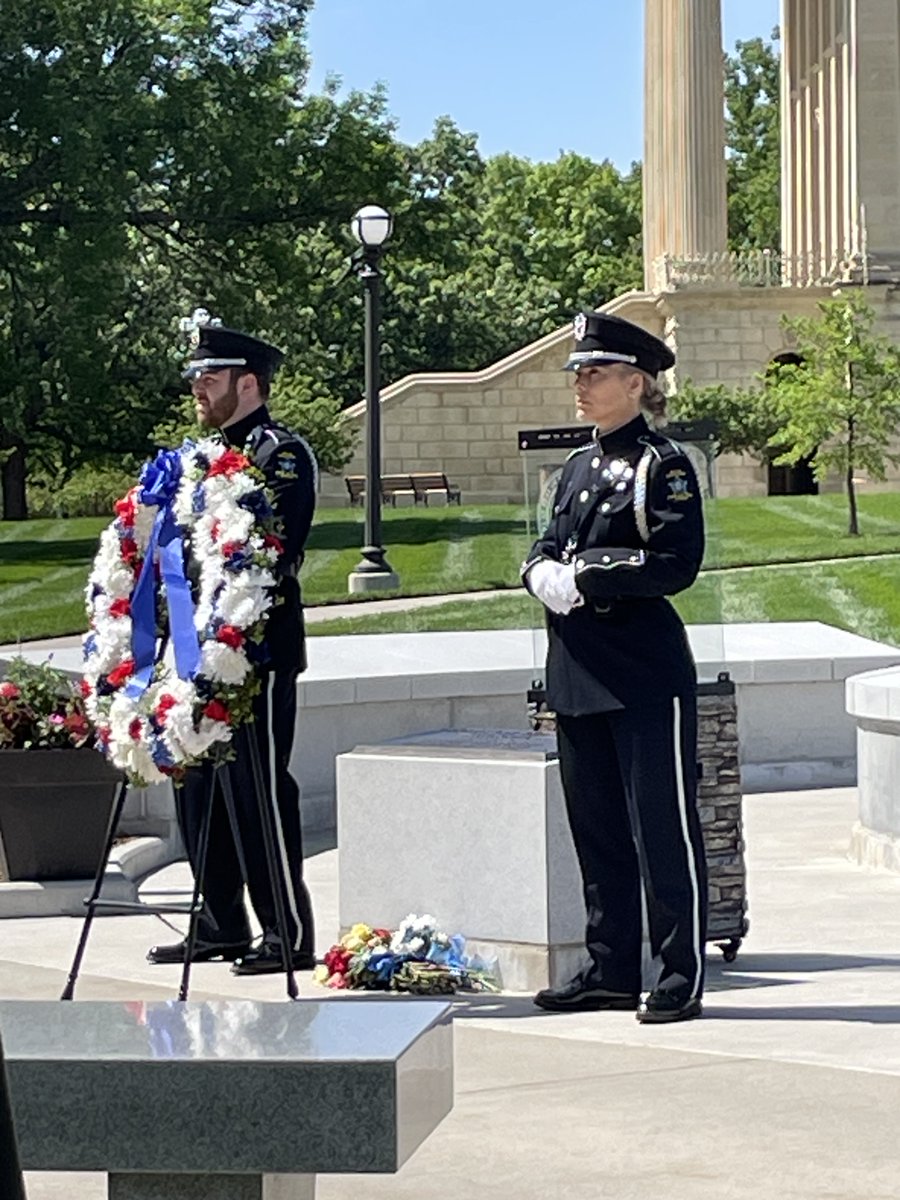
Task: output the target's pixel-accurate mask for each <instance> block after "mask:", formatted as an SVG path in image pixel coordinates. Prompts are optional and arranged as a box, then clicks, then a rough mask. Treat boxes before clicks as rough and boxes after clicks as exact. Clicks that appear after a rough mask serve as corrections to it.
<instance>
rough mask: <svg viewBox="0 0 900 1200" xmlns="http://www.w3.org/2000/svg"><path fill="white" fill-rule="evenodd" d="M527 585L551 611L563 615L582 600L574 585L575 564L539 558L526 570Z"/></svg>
mask: <svg viewBox="0 0 900 1200" xmlns="http://www.w3.org/2000/svg"><path fill="white" fill-rule="evenodd" d="M528 586H529V587H530V589H531V591H532V592H533V593H534V595H535V596H537V598H538V600H540V602H541V603H542V604H544V605H546V607H547V608H549V609H550V611H551V612H554V613H558V614H560V615H561V616H564V615H565V614H566V613H568V612H571V610H572V609H573V608H574V607H575V606H576V605H578V604H581V603H582V602H583V597H582V595H581V592H579V590H578V588H577V587H576V586H575V564H574V563H558V562H554V561H553V560H552V559H550V558H541V559H539V560H538V561H537V562H536V563H535V564H534V566H533V567H531V568H530V569H529V571H528Z"/></svg>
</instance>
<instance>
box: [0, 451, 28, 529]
mask: <svg viewBox="0 0 900 1200" xmlns="http://www.w3.org/2000/svg"><path fill="white" fill-rule="evenodd" d="M26 476H27V471H26V459H25V447H24V446H16V447H15V449H14V450H13V452H12V454H10V456H9V458H7V459H6V461H5V462H4V463H3V467H2V483H3V520H4V521H25V520H27V518H28V500H27V498H26V495H25V479H26Z"/></svg>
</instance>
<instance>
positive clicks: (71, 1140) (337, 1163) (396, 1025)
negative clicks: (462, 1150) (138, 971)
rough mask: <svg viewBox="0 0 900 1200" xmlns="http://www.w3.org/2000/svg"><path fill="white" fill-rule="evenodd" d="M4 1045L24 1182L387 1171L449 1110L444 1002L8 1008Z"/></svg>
mask: <svg viewBox="0 0 900 1200" xmlns="http://www.w3.org/2000/svg"><path fill="white" fill-rule="evenodd" d="M0 1030H2V1035H3V1041H4V1047H5V1051H6V1058H7V1069H8V1072H9V1077H10V1086H11V1092H12V1102H13V1110H14V1114H15V1119H16V1124H17V1129H18V1134H19V1139H20V1144H21V1153H22V1161H23V1167H24V1168H25V1169H26V1170H56V1171H107V1172H124V1171H143V1172H154V1171H158V1172H171V1171H184V1172H196V1173H198V1174H203V1173H207V1172H223V1173H226V1172H236V1173H240V1172H255V1173H261V1174H268V1173H272V1174H278V1173H283V1174H306V1173H316V1172H343V1171H353V1172H386V1171H387V1172H390V1171H396V1170H397V1169H398V1168H399V1166H400V1165H401V1164H402V1163H403V1162H404V1161H405V1160H406V1159H407V1158H408V1157H409V1156H410V1154H412V1153H413V1151H414V1150H415V1149H416V1148H417V1147H418V1146H419V1145H420V1144H421V1142H422V1141H424V1139H425V1138H426V1137H427V1136H428V1135H429V1134H430V1133H431V1132H432V1130H433V1129H434V1128H435V1127H436V1126H437V1125H438V1124H439V1122H440V1121H441V1120H442V1119H443V1118H444V1117H445V1116H446V1115H447V1113H448V1112H449V1111H450V1108H451V1106H452V1100H453V1056H452V1028H451V1024H450V1019H449V1007H448V1006H447V1005H446V1004H445V1003H443V1002H438V1001H431V1000H420V999H415V998H406V997H396V998H392V999H376V998H373V997H371V996H366V997H360V998H358V999H357V998H347V999H345V998H335V999H328V1000H300V1001H298V1002H295V1003H282V1004H272V1003H258V1002H257V1001H253V1000H225V1001H215V1002H206V1003H199V1002H197V1003H193V1002H188V1003H179V1002H178V1001H175V1000H171V1001H162V1002H154V1003H142V1002H135V1003H106V1002H95V1001H86V1002H82V1001H76V1002H74V1003H62V1002H53V1001H33V1002H32V1001H6V1002H2V1003H0ZM359 1130H365V1137H364V1138H359V1137H356V1136H355V1135H354V1131H359Z"/></svg>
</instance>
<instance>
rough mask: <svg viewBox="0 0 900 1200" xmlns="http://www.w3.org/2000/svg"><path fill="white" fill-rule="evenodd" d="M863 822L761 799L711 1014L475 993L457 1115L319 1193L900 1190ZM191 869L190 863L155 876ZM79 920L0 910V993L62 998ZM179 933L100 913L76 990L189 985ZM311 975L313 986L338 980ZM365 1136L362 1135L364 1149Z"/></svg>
mask: <svg viewBox="0 0 900 1200" xmlns="http://www.w3.org/2000/svg"><path fill="white" fill-rule="evenodd" d="M855 815H856V800H855V793H854V791H853V790H852V789H842V790H838V791H827V792H813V791H810V792H793V793H783V794H769V795H754V796H749V797H747V798H746V799H745V819H746V835H747V843H748V859H749V872H750V873H749V888H748V890H749V896H750V906H751V907H750V919H751V931H750V935H749V937H748V939H747V941H746V942H745V944H744V947H743V948H742V950H741V953H740V954H739V956H738V958H737V961H736V962H734V963H733V964H731V965H726V964H724V963H723V962H722V959H721V956H720V955H719V953H718V951H717V950H715V949H714V948H713V947H710V949H709V957H708V964H709V977H708V991H707V998H706V1014H705V1017H704V1019H703V1020H701V1021H694V1022H690V1023H686V1024H684V1025H676V1026H672V1027H656V1028H654V1027H644V1026H640V1025H638V1024H637V1023H636V1021H635V1020H634V1017H633V1015H632V1014H630V1013H603V1014H591V1015H584V1016H578V1015H571V1016H558V1015H550V1014H542V1013H539V1012H538V1010H536V1009H534V1008H533V1007H532V1005H531V1002H530V998H529V997H527V996H518V995H501V996H493V997H475V998H472V999H460V1000H459V1001H458V1002H457V1003H456V1005H455V1016H456V1018H457V1019H456V1021H455V1044H456V1063H457V1072H456V1102H455V1107H454V1110H453V1112H452V1113H451V1115H450V1116H449V1118H448V1119H447V1120H446V1121H445V1122H444V1123H443V1125H442V1126H440V1127H439V1129H438V1130H437V1131H436V1132H435V1133H434V1134H433V1135H432V1137H431V1138H430V1139H429V1140H428V1141H427V1142H426V1143H425V1144H424V1146H423V1147H421V1148H420V1150H419V1151H418V1152H417V1153H416V1154H415V1155H414V1157H413V1158H412V1159H411V1160H410V1161H409V1162H408V1163H407V1164H406V1165H405V1166H404V1167H403V1169H402V1170H401V1171H400V1173H399V1174H398V1175H396V1176H391V1177H373V1176H366V1177H360V1176H335V1175H331V1176H320V1177H319V1183H318V1190H317V1195H318V1198H319V1200H350V1198H351V1197H354V1198H356V1197H359V1196H363V1197H371V1198H373V1200H376V1198H378V1197H382V1196H383V1197H392V1198H393V1200H405V1198H410V1200H411V1198H412V1197H416V1200H423V1198H427V1200H430V1198H435V1200H437V1198H441V1200H443V1198H447V1197H451V1196H462V1197H469V1196H474V1195H479V1194H480V1195H484V1194H488V1195H490V1196H492V1197H500V1198H503V1200H506V1198H509V1200H514V1198H515V1200H537V1198H538V1197H541V1198H542V1200H543V1198H545V1197H554V1198H555V1197H559V1198H560V1200H568V1198H569V1197H573V1198H575V1197H577V1198H578V1200H588V1198H590V1200H593V1198H595V1197H596V1198H598V1200H632V1198H634V1200H637V1198H638V1197H641V1198H644V1197H648V1196H664V1197H665V1198H666V1200H713V1198H715V1200H744V1198H748V1200H749V1198H750V1197H753V1198H754V1200H759V1198H764V1200H768V1198H770V1197H771V1198H772V1200H776V1198H777V1200H881V1198H887V1197H892V1198H893V1197H898V1196H900V1170H898V1168H900V875H893V874H889V873H886V872H877V871H873V870H869V869H865V868H861V867H857V866H855V865H853V864H852V863H850V862H849V861H848V859H847V857H846V847H847V845H848V843H849V837H850V827H851V824H852V822H853V820H854V818H855ZM336 857H337V856H336V852H335V851H333V850H328V851H323V852H322V853H319V854H318V855H316V856H315V857H313V858H312V859H310V860H309V862H308V869H309V870H308V876H309V880H310V885H311V888H312V892H313V898H314V902H315V905H316V912H317V921H318V935H319V947H320V950H324V949H325V948H327V946H328V945H329V944H330V942H331V941H332V940H333V939H334V937H335V935H336V933H337V871H336V866H337V863H336ZM187 879H188V876H187V873H186V870H185V868H184V866H183V865H182V864H178V865H176V866H173V867H169V868H167V869H166V871H164V872H162V873H161V875H160V876H158V877H157V878H156V880H155V881H154V883H155V884H158V885H159V886H167V887H172V886H180V885H186V883H187ZM365 915H366V914H365V913H360V914H359V916H360V918H361V919H365ZM438 915H439V914H438ZM78 930H79V922H78V921H77V920H74V919H67V918H44V919H36V920H27V919H22V920H7V921H4V922H2V923H0V996H2V997H4V998H10V997H16V998H23V997H25V998H28V997H33V998H42V999H48V998H54V997H56V996H58V994H59V992H60V989H61V987H62V985H63V982H64V979H65V975H66V970H67V967H68V964H69V960H70V957H71V954H72V950H73V947H74V944H75V941H76V938H77V934H78ZM168 932H169V931H168V930H167V929H166V928H165V926H164V925H163V924H162V922H161V921H160V919H159V918H155V917H152V916H142V915H137V916H129V917H107V918H103V919H102V920H99V921H98V922H97V924H96V926H95V930H94V933H93V934H92V938H91V942H90V944H89V947H88V953H87V957H86V961H85V965H84V973H83V975H82V978H81V981H80V984H79V988H78V992H77V996H78V997H79V998H82V999H152V998H169V997H171V996H172V995H173V994H174V991H175V987H176V983H177V970H176V969H175V968H158V967H157V968H154V967H151V966H149V965H148V964H147V963H145V962H144V952H145V950H146V948H147V946H149V945H150V944H151V943H152V942H155V941H159V940H165V939H166V938H167V936H168ZM463 932H465V931H463ZM299 979H300V985H301V991H302V994H303V995H305V996H312V995H317V996H320V997H321V996H322V995H323V994H324V993H323V992H322V990H321V989H320V988H318V987H316V985H314V984H313V983H312V981H311V978H310V976H309V975H308V974H307V975H303V976H300V977H299ZM283 994H284V985H283V980H282V979H280V978H277V977H275V978H268V979H251V980H240V979H238V978H236V977H234V976H232V975H231V974H230V973H229V970H228V967H227V966H224V965H222V964H204V965H202V966H198V967H197V968H196V969H195V972H194V986H193V991H192V998H193V999H198V1000H199V999H207V998H212V997H227V996H241V997H251V998H255V999H265V1000H280V999H282V997H283ZM76 1002H77V1001H76ZM335 1002H336V1003H365V1002H366V1000H365V997H344V996H337V997H335ZM397 1003H401V1004H402V1003H415V1001H414V1000H409V999H406V998H401V997H398V998H397ZM273 1102H277V1100H276V1098H274V1097H273ZM73 1120H77V1114H76V1113H73ZM364 1136H365V1131H364V1130H363V1129H358V1130H348V1131H347V1139H348V1143H352V1141H353V1139H354V1138H357V1137H364ZM28 1189H29V1190H28V1195H29V1200H64V1198H65V1200H100V1198H101V1197H102V1196H104V1194H105V1192H104V1185H103V1180H102V1178H101V1177H100V1176H93V1175H50V1174H31V1175H29V1176H28Z"/></svg>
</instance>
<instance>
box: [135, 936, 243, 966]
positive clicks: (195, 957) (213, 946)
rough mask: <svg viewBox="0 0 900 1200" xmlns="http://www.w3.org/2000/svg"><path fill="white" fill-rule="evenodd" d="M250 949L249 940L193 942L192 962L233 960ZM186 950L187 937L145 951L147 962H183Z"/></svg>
mask: <svg viewBox="0 0 900 1200" xmlns="http://www.w3.org/2000/svg"><path fill="white" fill-rule="evenodd" d="M249 949H250V943H249V942H202V941H200V940H199V939H198V940H197V941H196V942H194V953H193V954H192V955H191V962H192V963H200V962H214V961H216V960H219V961H220V962H234V960H235V959H236V958H240V957H241V956H242V955H244V954H246V953H247V951H248V950H249ZM186 951H187V939H186V938H185V939H184V940H183V941H180V942H172V943H170V944H169V945H168V946H151V947H150V949H149V950H148V951H147V962H150V963H183V962H184V956H185V953H186Z"/></svg>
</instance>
